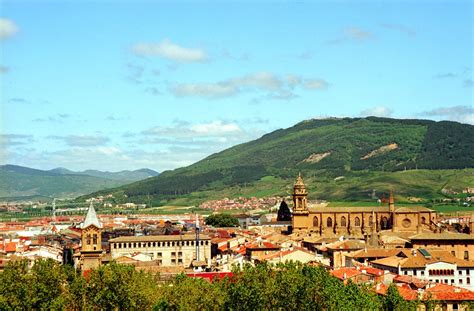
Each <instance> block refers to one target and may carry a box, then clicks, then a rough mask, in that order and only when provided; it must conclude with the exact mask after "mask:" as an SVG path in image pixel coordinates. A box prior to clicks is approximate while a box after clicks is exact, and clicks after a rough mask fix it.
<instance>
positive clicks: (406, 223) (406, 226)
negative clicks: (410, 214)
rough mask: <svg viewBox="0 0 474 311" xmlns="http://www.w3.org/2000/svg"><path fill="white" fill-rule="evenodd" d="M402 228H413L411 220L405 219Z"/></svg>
mask: <svg viewBox="0 0 474 311" xmlns="http://www.w3.org/2000/svg"><path fill="white" fill-rule="evenodd" d="M402 226H403V227H405V228H409V227H410V226H411V220H410V219H408V218H405V219H403V221H402Z"/></svg>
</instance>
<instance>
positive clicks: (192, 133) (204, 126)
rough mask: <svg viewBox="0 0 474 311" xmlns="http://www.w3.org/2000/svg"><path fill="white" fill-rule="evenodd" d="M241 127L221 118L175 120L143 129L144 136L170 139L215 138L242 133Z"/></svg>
mask: <svg viewBox="0 0 474 311" xmlns="http://www.w3.org/2000/svg"><path fill="white" fill-rule="evenodd" d="M243 132H244V131H243V129H242V128H241V127H240V126H239V125H238V124H237V123H233V122H224V121H221V120H217V121H212V122H208V123H198V124H193V125H192V124H189V123H187V122H180V121H176V122H175V123H174V125H173V126H170V127H161V126H157V127H154V128H151V129H148V130H145V131H143V132H142V133H141V134H142V135H145V136H154V137H155V138H162V139H163V138H165V139H170V140H171V141H172V140H173V139H183V138H184V139H189V138H215V137H223V136H232V135H238V134H240V133H243Z"/></svg>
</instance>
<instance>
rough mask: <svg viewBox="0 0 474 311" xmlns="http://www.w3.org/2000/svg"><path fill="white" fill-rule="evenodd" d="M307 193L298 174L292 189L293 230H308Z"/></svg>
mask: <svg viewBox="0 0 474 311" xmlns="http://www.w3.org/2000/svg"><path fill="white" fill-rule="evenodd" d="M307 196H308V192H307V191H306V185H305V184H304V181H303V178H301V174H298V177H297V178H296V182H295V185H294V187H293V217H292V226H293V229H296V230H299V229H307V228H308V223H307V222H308V215H309V211H308V205H307V204H308V199H307Z"/></svg>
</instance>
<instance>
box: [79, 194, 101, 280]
mask: <svg viewBox="0 0 474 311" xmlns="http://www.w3.org/2000/svg"><path fill="white" fill-rule="evenodd" d="M81 229H82V233H81V242H82V245H81V270H82V271H87V270H90V269H97V268H98V267H99V266H100V264H101V263H102V260H101V259H102V253H103V252H102V236H101V229H102V224H101V223H100V221H99V218H98V217H97V214H96V212H95V209H94V206H93V205H92V202H91V205H90V206H89V210H88V211H87V216H86V218H85V219H84V222H83V223H82V226H81Z"/></svg>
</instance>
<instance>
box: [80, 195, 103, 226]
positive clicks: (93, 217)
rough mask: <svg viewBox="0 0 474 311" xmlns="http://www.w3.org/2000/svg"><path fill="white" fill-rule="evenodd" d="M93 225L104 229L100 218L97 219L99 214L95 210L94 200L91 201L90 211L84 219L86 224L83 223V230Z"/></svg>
mask: <svg viewBox="0 0 474 311" xmlns="http://www.w3.org/2000/svg"><path fill="white" fill-rule="evenodd" d="M91 225H93V226H96V227H97V228H99V229H101V228H102V224H101V223H100V221H99V218H98V217H97V214H96V212H95V209H94V205H93V204H92V200H91V204H90V205H89V209H88V210H87V215H86V218H85V219H84V222H83V223H82V228H87V227H89V226H91Z"/></svg>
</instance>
